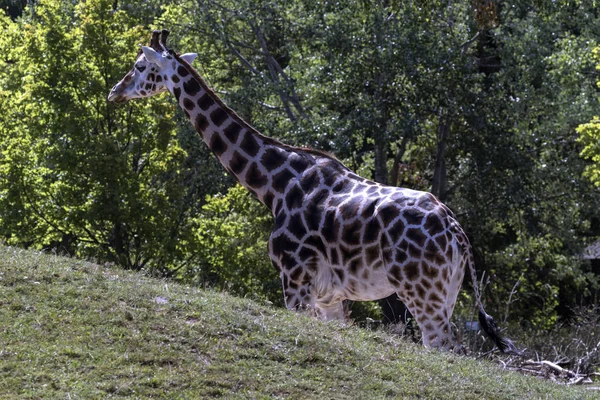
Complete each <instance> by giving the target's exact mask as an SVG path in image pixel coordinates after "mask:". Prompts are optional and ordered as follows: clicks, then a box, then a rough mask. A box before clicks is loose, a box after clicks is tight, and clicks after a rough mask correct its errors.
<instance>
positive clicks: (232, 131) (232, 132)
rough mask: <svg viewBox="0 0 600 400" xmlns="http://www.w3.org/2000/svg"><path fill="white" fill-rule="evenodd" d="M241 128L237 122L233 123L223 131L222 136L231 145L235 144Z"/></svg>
mask: <svg viewBox="0 0 600 400" xmlns="http://www.w3.org/2000/svg"><path fill="white" fill-rule="evenodd" d="M241 130H242V127H241V126H240V124H238V123H237V122H235V121H233V122H232V123H231V124H229V125H228V126H227V128H225V129H224V130H223V134H224V135H225V136H226V137H227V139H229V141H230V142H231V143H237V140H238V137H239V135H240V131H241Z"/></svg>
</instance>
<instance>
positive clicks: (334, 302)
mask: <svg viewBox="0 0 600 400" xmlns="http://www.w3.org/2000/svg"><path fill="white" fill-rule="evenodd" d="M167 35H168V31H166V30H163V31H154V32H153V33H152V39H151V41H150V45H149V46H147V47H146V46H144V47H142V50H141V51H140V52H139V54H138V56H137V58H136V60H135V63H134V67H133V68H132V69H131V71H130V72H129V73H127V74H126V75H125V77H124V78H123V79H122V80H121V81H120V82H119V83H117V84H116V85H115V87H114V88H113V89H112V90H111V92H110V94H109V96H108V100H109V101H112V102H117V103H118V102H124V101H127V100H130V99H133V98H141V97H149V96H152V95H155V94H157V93H161V92H163V91H165V90H168V91H169V92H170V93H171V94H173V95H174V96H175V98H176V99H177V101H178V103H179V105H180V106H181V109H182V110H183V111H184V113H185V114H186V116H187V117H188V118H189V120H190V121H191V123H192V124H193V125H194V127H195V128H196V130H197V131H198V133H199V134H200V135H201V137H202V139H203V141H204V142H205V143H206V145H207V146H208V147H209V148H210V149H211V150H212V152H213V153H214V154H215V155H216V156H217V158H218V159H219V161H220V162H221V164H222V165H223V166H224V167H225V168H226V169H227V171H229V172H230V173H231V174H232V175H233V176H234V177H235V178H236V179H237V180H238V181H239V182H240V183H241V184H242V185H243V186H244V187H246V189H248V190H249V191H250V192H251V193H252V194H254V195H255V196H256V197H257V198H258V200H260V201H261V202H262V203H263V204H264V205H265V206H267V207H268V208H269V209H270V210H271V212H272V214H273V217H274V228H273V232H272V233H271V236H270V239H269V256H270V258H271V261H272V262H273V265H274V266H275V268H277V270H278V271H279V274H280V276H281V281H282V285H283V292H284V296H285V303H286V306H287V307H288V308H289V309H293V310H300V309H308V310H310V312H312V313H314V314H316V315H317V316H319V317H320V318H323V319H334V318H344V311H343V306H342V301H343V300H346V299H349V300H355V301H361V300H378V299H381V298H384V297H387V296H389V295H390V294H392V293H397V294H398V295H399V297H400V299H401V300H402V301H403V302H404V303H405V304H406V306H407V307H408V309H409V310H410V312H411V313H412V315H413V316H414V318H415V320H416V321H417V323H418V325H419V327H420V329H421V332H422V338H423V344H424V345H425V346H429V347H439V348H453V347H454V346H455V345H456V341H455V338H454V335H453V333H452V329H451V325H450V318H451V316H452V312H453V309H454V305H455V303H456V298H457V295H458V292H459V290H460V287H461V285H462V281H463V277H464V274H465V270H466V269H467V268H468V269H469V270H470V274H471V278H472V280H473V287H474V289H475V297H476V301H477V306H478V309H479V320H480V324H481V327H482V328H483V330H484V331H485V332H486V333H487V334H488V335H489V336H490V337H491V339H492V340H493V341H494V343H495V344H496V345H497V346H498V348H499V349H500V350H501V351H503V352H517V349H516V347H515V346H514V345H513V344H512V342H511V341H510V340H508V339H506V338H503V337H502V336H501V335H500V332H499V330H498V328H497V326H496V324H495V322H494V321H493V319H492V317H490V316H489V315H488V314H487V313H486V312H485V311H484V309H483V305H482V303H481V299H480V294H479V290H478V286H477V277H476V272H475V268H474V261H473V253H472V250H471V246H470V244H469V240H468V238H467V236H466V235H465V232H464V231H463V229H462V228H461V226H460V224H459V223H458V221H457V220H456V218H455V216H454V214H453V213H452V211H450V210H449V209H448V208H447V207H446V206H445V205H444V204H442V203H441V202H440V201H438V200H437V199H436V198H435V197H434V196H433V195H432V194H430V193H427V192H421V191H415V190H411V189H403V188H397V187H390V186H385V185H381V184H378V183H375V182H372V181H369V180H367V179H364V178H361V177H360V176H358V175H356V174H355V173H354V172H352V171H351V170H349V169H348V168H346V167H345V166H344V165H343V164H342V163H340V162H339V161H338V160H336V159H335V158H334V157H333V156H331V155H328V154H327V153H325V152H321V151H318V150H313V149H306V148H300V147H294V146H289V145H285V144H283V143H281V142H279V141H277V140H275V139H272V138H269V137H267V136H264V135H262V134H260V133H259V132H257V131H256V130H255V129H254V128H253V127H252V126H250V125H249V124H248V123H246V122H245V121H244V120H243V119H242V118H240V117H239V116H238V115H237V114H236V113H235V112H234V111H233V110H231V109H230V108H229V107H228V106H227V105H226V104H225V103H224V102H223V101H222V100H221V99H220V98H219V97H218V96H217V95H216V94H215V93H214V92H213V91H212V90H211V89H210V88H209V87H208V85H207V84H206V82H205V81H204V79H202V78H201V77H200V75H199V74H198V72H197V71H196V70H195V69H194V68H193V67H192V66H191V62H192V61H193V60H194V58H195V54H191V53H188V54H183V55H179V54H177V53H175V52H174V51H172V50H170V49H168V48H167V45H166V37H167Z"/></svg>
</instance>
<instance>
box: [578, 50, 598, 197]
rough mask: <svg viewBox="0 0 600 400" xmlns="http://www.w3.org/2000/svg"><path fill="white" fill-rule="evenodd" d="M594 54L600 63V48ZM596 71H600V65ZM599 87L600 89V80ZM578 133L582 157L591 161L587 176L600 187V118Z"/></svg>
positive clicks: (582, 126) (593, 120)
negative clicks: (581, 146)
mask: <svg viewBox="0 0 600 400" xmlns="http://www.w3.org/2000/svg"><path fill="white" fill-rule="evenodd" d="M593 54H594V56H595V57H596V59H597V60H598V61H600V47H596V48H595V49H594V51H593ZM596 69H597V70H598V71H600V63H599V64H598V65H597V66H596ZM597 85H598V87H600V80H599V81H598V82H597ZM577 133H579V138H578V140H579V142H580V143H581V144H582V145H583V146H584V147H583V150H582V151H581V156H582V157H583V158H586V159H588V160H590V161H591V164H589V165H587V166H586V168H585V176H586V177H587V178H589V179H590V180H591V181H592V182H594V185H596V186H599V187H600V118H599V117H598V116H594V118H593V119H592V120H591V121H590V122H588V123H586V124H581V125H579V127H578V128H577Z"/></svg>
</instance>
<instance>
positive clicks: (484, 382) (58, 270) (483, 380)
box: [0, 246, 597, 399]
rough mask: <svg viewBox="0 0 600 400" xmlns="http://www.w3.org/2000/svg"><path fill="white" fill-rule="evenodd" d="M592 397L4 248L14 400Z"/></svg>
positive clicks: (4, 307)
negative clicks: (24, 399)
mask: <svg viewBox="0 0 600 400" xmlns="http://www.w3.org/2000/svg"><path fill="white" fill-rule="evenodd" d="M592 394H593V393H591V392H590V391H585V390H584V389H581V388H571V387H564V386H558V385H555V384H552V383H548V382H544V381H541V380H539V379H537V378H531V377H525V376H521V375H518V374H516V373H511V372H507V371H503V370H502V369H500V368H499V367H498V366H496V365H493V364H491V363H489V362H485V361H476V360H473V359H469V358H466V357H461V356H455V355H452V354H448V353H442V352H440V351H435V350H426V349H424V348H422V347H420V346H418V345H414V344H412V343H409V342H408V341H406V340H403V339H401V338H399V337H395V336H393V335H391V334H388V333H386V332H381V331H377V332H373V331H369V330H365V329H361V328H358V327H356V326H347V325H343V324H339V323H322V322H320V321H317V320H315V319H313V318H310V317H308V316H306V315H301V314H296V313H292V312H288V311H286V310H283V309H276V308H273V307H269V306H268V305H262V304H258V303H256V302H252V301H249V300H245V299H240V298H236V297H233V296H229V295H227V294H224V293H219V292H215V291H210V290H201V289H197V288H194V287H189V286H183V285H178V284H174V283H172V282H168V281H164V280H157V279H153V278H148V277H145V276H143V275H141V274H135V273H130V272H125V271H122V270H119V269H117V268H114V267H104V266H100V265H97V264H93V263H89V262H84V261H79V260H75V259H68V258H63V257H57V256H53V255H45V254H40V253H36V252H30V251H25V250H20V249H15V248H9V247H3V246H0V398H3V399H19V398H33V399H55V398H56V399H93V398H102V399H104V398H142V399H147V398H170V399H177V398H182V399H194V398H220V397H222V398H227V399H231V398H233V399H235V398H240V399H246V398H286V399H305V398H315V399H378V398H420V399H423V398H438V399H453V398H454V399H525V398H531V399H538V398H542V399H577V398H592ZM596 394H597V393H596Z"/></svg>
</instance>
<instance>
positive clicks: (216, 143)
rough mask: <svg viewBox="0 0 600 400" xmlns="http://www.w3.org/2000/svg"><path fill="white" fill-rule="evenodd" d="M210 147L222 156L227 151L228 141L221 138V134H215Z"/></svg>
mask: <svg viewBox="0 0 600 400" xmlns="http://www.w3.org/2000/svg"><path fill="white" fill-rule="evenodd" d="M210 149H211V150H212V151H213V152H214V153H215V154H216V155H217V156H221V154H223V153H224V152H226V151H227V143H225V142H224V141H223V139H221V137H220V136H219V135H216V134H215V135H213V137H212V138H211V142H210Z"/></svg>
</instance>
